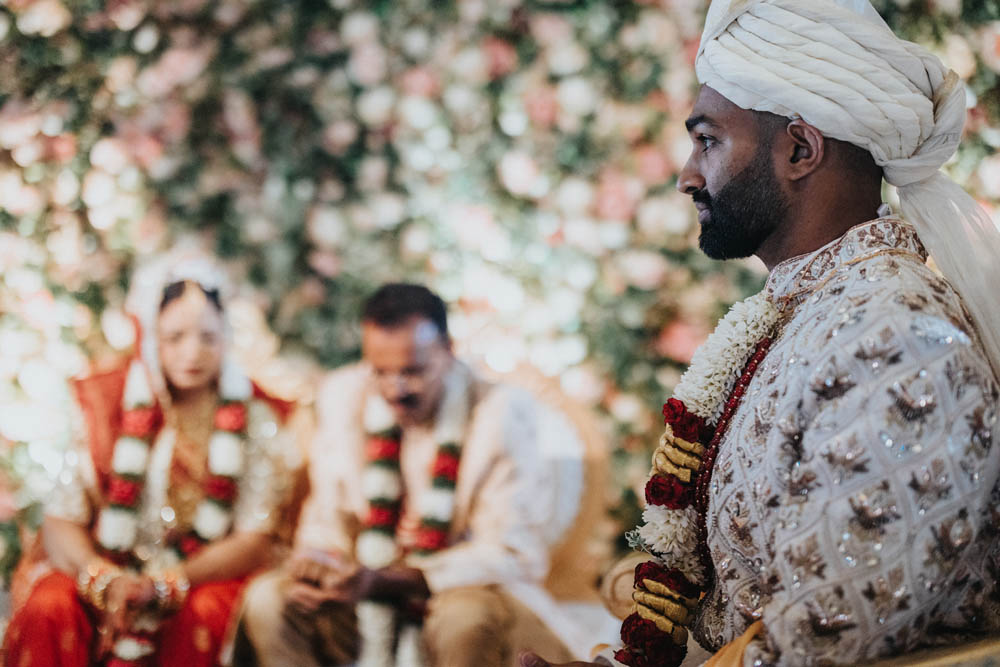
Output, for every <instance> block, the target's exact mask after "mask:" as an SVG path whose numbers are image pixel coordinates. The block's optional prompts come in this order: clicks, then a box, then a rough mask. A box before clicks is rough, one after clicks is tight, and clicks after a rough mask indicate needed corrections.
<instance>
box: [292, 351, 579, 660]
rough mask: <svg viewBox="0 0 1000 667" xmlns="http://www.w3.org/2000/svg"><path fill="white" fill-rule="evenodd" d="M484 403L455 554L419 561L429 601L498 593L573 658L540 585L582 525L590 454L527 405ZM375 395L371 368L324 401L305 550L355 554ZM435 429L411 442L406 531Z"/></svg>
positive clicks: (463, 490)
mask: <svg viewBox="0 0 1000 667" xmlns="http://www.w3.org/2000/svg"><path fill="white" fill-rule="evenodd" d="M473 386H474V392H475V401H474V407H473V410H472V414H471V416H470V420H469V426H468V429H467V432H466V438H465V441H464V443H463V447H462V457H461V464H460V466H459V472H458V482H457V486H456V489H455V515H454V520H453V521H452V525H451V537H452V543H453V546H451V547H449V548H447V549H444V550H442V551H440V552H437V553H435V554H433V555H431V556H427V557H422V558H419V559H413V561H412V562H411V564H412V565H413V566H415V567H419V568H420V569H421V570H422V571H423V573H424V576H425V578H426V579H427V584H428V586H429V587H430V589H431V592H432V594H433V593H437V592H440V591H444V590H448V589H453V588H457V587H462V586H485V585H489V584H498V585H500V586H502V587H503V588H504V589H506V590H507V591H508V592H509V593H511V594H512V595H513V596H514V597H516V598H517V599H519V600H520V601H521V602H522V603H524V604H525V606H527V607H528V608H529V609H530V610H531V611H533V612H534V613H535V614H537V615H538V616H539V617H540V618H543V619H545V620H546V622H547V623H548V624H549V626H550V628H551V629H552V630H553V631H554V632H555V633H556V634H557V635H559V636H560V638H561V639H562V640H563V641H564V642H565V643H566V644H567V645H568V646H570V647H572V648H579V647H580V646H583V645H584V644H586V643H587V642H586V638H582V637H579V636H577V634H578V632H574V630H575V627H574V626H573V625H572V624H570V623H567V622H566V621H565V619H564V618H563V617H562V615H561V614H560V612H559V611H558V607H557V605H556V604H555V602H554V601H553V600H552V598H551V597H550V596H549V595H548V593H547V592H546V591H545V589H544V588H543V586H542V582H543V581H544V579H545V577H546V574H547V572H548V568H549V551H550V549H551V548H552V547H553V546H554V545H555V544H556V543H557V542H558V541H559V540H560V538H561V537H562V535H563V533H564V532H565V530H566V529H567V528H568V527H569V525H570V524H571V522H572V521H573V519H574V517H575V515H576V511H577V508H578V503H579V495H580V492H581V490H582V479H583V468H582V451H583V446H582V444H581V442H580V440H579V438H578V437H577V435H576V433H575V432H574V431H573V429H572V427H571V426H570V424H569V423H568V421H567V420H566V419H565V418H564V417H563V416H562V415H560V414H557V413H555V412H554V411H552V410H550V409H548V408H547V407H545V406H543V405H541V404H539V402H538V401H537V400H536V399H534V397H532V396H531V395H530V394H528V393H526V392H524V391H522V390H520V389H515V388H513V387H509V386H505V385H490V384H487V383H483V382H478V381H477V382H474V384H473ZM371 391H374V387H373V385H372V372H371V369H370V368H369V367H368V366H367V365H365V364H363V363H362V364H357V365H353V366H348V367H346V368H343V369H340V370H337V371H334V372H333V373H331V374H330V375H329V376H328V378H327V380H326V381H325V382H324V383H323V385H322V387H321V389H320V392H319V396H318V400H317V417H318V421H319V424H318V429H317V435H316V438H315V439H314V441H313V446H312V451H311V453H310V457H309V475H310V483H311V489H312V491H311V495H310V497H309V499H308V500H307V501H306V504H305V507H304V508H303V512H302V517H301V519H300V521H299V529H298V533H297V536H296V544H297V546H298V547H300V548H306V549H309V548H315V549H321V550H328V551H341V552H345V553H353V550H354V538H355V536H356V534H357V531H358V528H359V526H360V522H361V520H362V517H363V516H364V514H365V512H366V509H367V505H366V500H365V495H364V493H363V490H362V486H361V479H362V473H363V471H364V466H365V461H364V440H365V437H364V432H363V426H362V417H361V416H362V410H363V407H364V402H365V398H366V396H367V395H368V394H369V392H371ZM437 444H438V443H436V442H434V439H433V433H432V429H431V428H430V427H411V428H407V429H405V431H404V433H403V441H402V449H401V459H400V468H401V475H402V478H403V487H404V516H403V518H402V519H401V525H404V524H407V523H408V524H413V525H415V524H416V523H417V522H418V521H419V516H417V515H416V513H415V512H416V510H415V509H414V508H416V507H417V506H419V502H417V501H416V499H417V498H419V496H420V494H422V493H424V492H425V491H427V490H428V489H429V488H430V482H431V477H430V470H431V464H432V461H433V458H434V455H435V453H436V450H437Z"/></svg>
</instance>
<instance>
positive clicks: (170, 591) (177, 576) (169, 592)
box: [151, 567, 191, 611]
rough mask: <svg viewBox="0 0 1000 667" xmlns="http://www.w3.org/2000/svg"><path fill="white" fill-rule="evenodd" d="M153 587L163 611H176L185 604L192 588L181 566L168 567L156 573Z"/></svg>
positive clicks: (153, 577) (153, 578)
mask: <svg viewBox="0 0 1000 667" xmlns="http://www.w3.org/2000/svg"><path fill="white" fill-rule="evenodd" d="M151 579H152V580H153V589H154V590H155V591H156V601H157V603H158V604H159V606H160V609H162V610H163V611H176V610H178V609H180V608H181V607H182V606H183V605H184V601H185V600H187V596H188V593H189V592H190V590H191V582H190V581H188V578H187V577H186V576H185V575H184V571H183V570H182V569H181V568H179V567H176V568H168V569H166V570H162V571H160V572H157V573H156V574H154V575H153V576H152V577H151Z"/></svg>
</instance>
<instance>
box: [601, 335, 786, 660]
mask: <svg viewBox="0 0 1000 667" xmlns="http://www.w3.org/2000/svg"><path fill="white" fill-rule="evenodd" d="M770 346H771V340H770V338H764V339H763V340H761V341H760V342H759V343H758V344H757V346H756V349H755V350H754V353H753V354H752V355H751V357H750V359H748V360H747V363H746V366H745V367H744V369H743V373H742V374H741V376H740V378H739V380H738V381H737V383H736V385H735V386H734V387H733V389H732V392H731V393H730V396H729V399H728V400H727V401H726V404H725V409H724V410H723V413H722V416H721V417H720V418H719V422H718V423H717V424H716V425H715V428H714V429H710V428H709V427H708V426H707V424H706V423H705V420H703V419H702V418H701V417H698V416H697V415H695V414H693V413H692V412H690V411H689V410H688V409H687V407H686V406H685V405H684V403H683V402H682V401H679V400H677V399H674V398H671V399H670V400H668V401H667V402H666V403H665V404H664V406H663V417H664V422H665V424H666V425H669V426H670V429H671V431H672V432H673V434H674V436H675V437H677V438H680V439H682V440H687V441H689V442H700V443H703V442H704V441H705V440H706V439H708V438H709V437H710V438H711V441H710V442H709V444H708V447H707V449H706V450H705V453H704V454H703V455H702V457H701V465H700V468H699V471H698V473H696V474H695V475H693V479H692V482H693V484H684V483H683V482H682V481H681V480H679V479H677V478H676V477H674V476H673V475H661V474H655V475H653V476H652V477H651V478H650V479H649V481H648V482H647V483H646V489H645V491H646V500H647V502H648V503H650V504H652V505H662V506H664V507H667V508H669V509H684V508H685V507H688V506H690V505H691V504H693V505H694V506H695V508H697V510H698V536H699V539H698V542H699V545H698V548H699V551H700V556H701V560H702V563H703V564H704V566H705V569H706V571H711V568H712V559H711V555H710V553H709V550H708V542H707V537H708V530H707V512H708V500H709V498H708V495H709V489H710V482H711V478H712V468H713V466H714V465H715V458H716V456H718V450H719V444H720V443H721V441H722V438H723V437H724V436H725V434H726V431H727V430H728V428H729V422H730V420H731V419H732V417H733V415H734V414H735V413H736V410H737V408H739V405H740V402H741V400H742V398H743V396H744V394H745V393H746V390H747V387H749V385H750V381H751V380H752V379H753V376H754V374H755V373H756V372H757V368H758V367H759V366H760V364H761V363H762V362H763V360H764V357H765V356H766V355H767V352H768V350H769V349H770ZM646 579H650V580H653V581H656V582H657V583H660V584H662V585H664V586H666V587H667V588H669V589H670V590H672V591H674V592H676V593H678V594H680V595H682V596H684V597H686V598H698V597H699V596H700V594H701V589H700V587H698V586H697V585H695V584H694V583H692V582H690V581H689V580H688V579H687V578H686V577H685V576H684V575H683V574H682V573H681V572H680V571H678V570H675V569H667V568H664V567H663V566H662V565H660V564H658V563H655V562H652V561H650V562H645V563H641V564H639V565H638V566H637V567H636V569H635V588H636V589H638V590H642V589H643V588H644V586H643V582H644V581H645V580H646ZM621 639H622V641H623V642H624V644H625V647H624V648H623V649H621V650H619V651H617V652H616V653H615V660H617V661H618V662H620V663H622V664H624V665H628V666H629V667H676V666H677V665H680V663H681V662H682V661H683V660H684V657H685V655H686V654H687V647H686V646H678V645H677V644H675V643H674V642H673V640H672V639H671V638H670V636H669V635H668V634H666V633H664V632H661V631H660V630H659V628H657V627H656V624H655V623H653V622H652V621H649V620H647V619H644V618H642V617H641V616H639V615H638V614H632V615H631V616H629V617H628V618H627V619H625V622H623V623H622V628H621Z"/></svg>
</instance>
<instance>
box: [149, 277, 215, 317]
mask: <svg viewBox="0 0 1000 667" xmlns="http://www.w3.org/2000/svg"><path fill="white" fill-rule="evenodd" d="M195 286H196V287H197V288H198V289H200V290H201V291H202V292H204V293H205V297H206V298H207V299H208V300H209V302H210V303H211V304H212V305H213V306H215V309H216V310H218V311H219V312H220V313H221V312H222V300H221V298H220V297H219V290H217V289H205V288H204V287H202V285H201V284H200V283H196V282H194V281H192V280H178V281H176V282H172V283H170V284H169V285H167V286H166V287H164V288H163V295H162V296H161V297H160V312H161V313H162V312H163V309H164V308H166V307H167V305H169V304H170V302H171V301H174V300H176V299H179V298H181V297H182V296H183V295H184V292H186V291H187V290H189V289H194V287H195Z"/></svg>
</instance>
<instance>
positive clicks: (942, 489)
mask: <svg viewBox="0 0 1000 667" xmlns="http://www.w3.org/2000/svg"><path fill="white" fill-rule="evenodd" d="M925 260H926V253H925V251H924V249H923V247H922V245H921V243H920V241H919V239H918V238H917V235H916V233H915V231H914V230H913V228H912V227H911V226H910V225H909V224H907V223H905V222H903V221H901V220H899V219H895V218H884V219H879V220H875V221H873V222H869V223H865V224H862V225H859V226H857V227H854V228H852V229H851V230H850V231H848V232H847V234H846V235H845V236H843V237H842V238H840V239H839V240H837V241H835V242H833V243H831V244H829V245H827V246H825V247H823V248H821V249H819V250H817V251H816V252H814V253H811V254H809V255H806V256H802V257H797V258H794V259H790V260H788V261H786V262H784V263H783V264H780V265H779V266H777V267H776V268H775V269H774V270H773V271H772V272H771V275H770V277H769V279H768V283H767V287H766V289H767V290H768V292H769V294H770V295H771V297H772V298H773V299H774V300H775V302H776V303H777V304H778V305H779V307H780V308H781V309H782V312H783V323H782V325H781V329H780V331H779V333H778V335H777V337H776V338H775V341H774V344H773V346H772V348H771V350H770V352H769V354H768V356H767V358H766V359H765V361H764V364H763V365H762V366H761V367H760V369H759V370H758V371H757V374H756V375H755V377H754V379H753V381H752V383H751V384H750V386H749V388H748V394H747V398H746V399H745V400H744V401H743V403H742V405H741V407H740V408H739V410H738V411H737V413H736V414H735V416H734V418H733V420H732V422H731V425H730V428H729V431H728V433H727V434H726V436H725V438H724V440H723V441H722V443H721V446H720V449H719V455H718V459H717V462H716V466H715V470H714V473H713V477H712V485H711V491H710V506H709V511H708V516H709V523H708V545H709V549H710V553H711V556H712V561H713V563H714V565H715V571H716V577H715V582H714V585H713V587H712V588H711V590H710V591H709V593H708V595H707V596H706V598H705V600H704V601H703V603H702V604H701V606H700V608H699V612H698V617H697V620H696V623H695V628H694V636H695V637H696V638H697V639H698V640H699V642H700V643H702V644H703V645H705V646H706V647H708V648H711V649H712V650H715V649H717V648H718V647H719V646H721V645H722V644H724V643H726V642H728V641H730V640H732V639H734V638H735V637H737V636H739V635H740V634H741V633H742V632H743V631H744V630H745V629H746V627H747V626H748V625H749V624H750V623H751V622H753V621H754V620H757V619H762V620H763V622H764V627H765V634H764V636H763V638H758V639H757V640H755V641H754V642H753V643H752V644H751V646H750V648H749V649H748V650H747V652H746V653H745V654H744V664H746V665H753V664H770V663H777V664H789V665H792V664H795V665H799V664H817V665H821V664H858V663H859V662H862V661H864V660H868V659H872V658H876V657H878V656H885V655H890V654H898V653H903V652H906V651H910V650H913V649H915V648H918V647H921V646H925V645H932V644H940V643H954V642H959V641H963V640H964V639H966V638H968V637H970V636H974V635H977V634H981V633H985V632H989V631H996V630H997V629H998V628H1000V597H998V590H997V586H998V585H997V579H998V576H1000V549H998V538H997V535H998V532H997V527H998V525H1000V510H998V505H997V503H998V500H1000V495H998V490H997V479H998V471H1000V457H997V456H996V453H995V452H993V451H992V446H993V431H994V429H995V427H996V419H997V396H998V394H997V382H996V378H995V377H994V375H993V372H992V370H991V368H990V365H989V362H988V361H987V359H986V358H985V356H984V353H983V350H982V348H981V347H980V344H979V342H978V340H977V336H976V332H975V330H974V329H973V326H972V324H971V323H970V320H969V317H968V315H967V314H966V313H965V312H964V310H963V307H962V305H961V302H960V300H959V298H958V296H957V295H956V294H955V292H954V291H953V290H952V288H951V287H950V286H949V285H948V283H947V282H946V281H945V280H943V279H942V278H941V277H939V276H938V275H937V274H936V273H934V272H933V271H932V269H931V268H929V267H928V266H927V265H926V264H925ZM758 661H759V662H758Z"/></svg>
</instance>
